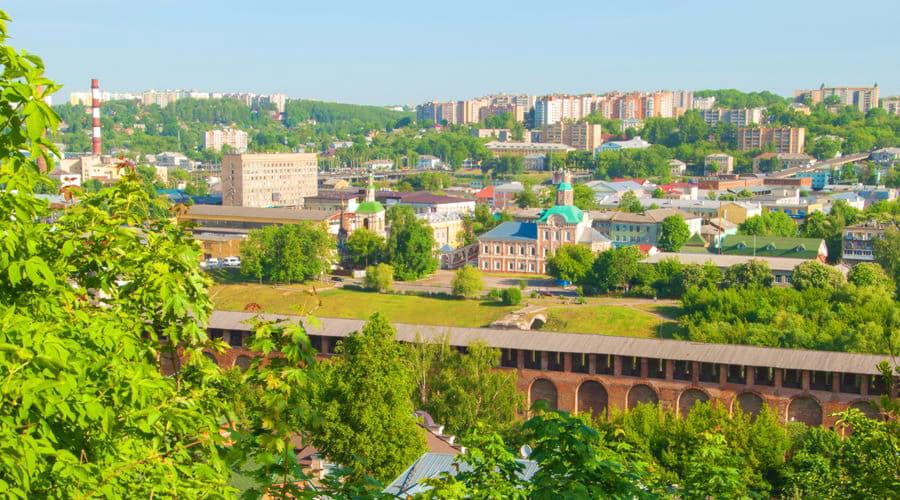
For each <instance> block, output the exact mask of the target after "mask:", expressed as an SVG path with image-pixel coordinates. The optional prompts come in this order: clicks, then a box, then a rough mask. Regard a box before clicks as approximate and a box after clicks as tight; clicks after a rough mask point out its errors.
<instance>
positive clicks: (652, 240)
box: [590, 208, 703, 247]
mask: <svg viewBox="0 0 900 500" xmlns="http://www.w3.org/2000/svg"><path fill="white" fill-rule="evenodd" d="M590 216H591V219H592V225H593V227H594V229H596V230H597V231H599V232H600V234H602V235H603V236H606V237H607V238H609V240H610V241H611V242H612V245H613V246H617V247H618V246H627V245H653V246H656V245H658V244H659V235H660V225H661V224H662V221H663V220H665V219H666V218H667V217H671V216H680V217H681V218H683V219H684V221H685V222H686V223H687V225H688V229H689V230H690V232H691V236H693V235H695V234H699V233H700V228H701V226H702V221H703V219H702V218H701V217H700V216H698V215H693V214H690V213H687V212H683V211H681V210H677V209H672V208H659V209H655V210H647V211H645V212H644V213H642V214H634V213H629V212H591V214H590Z"/></svg>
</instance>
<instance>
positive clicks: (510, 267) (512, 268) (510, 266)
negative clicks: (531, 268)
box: [509, 262, 516, 271]
mask: <svg viewBox="0 0 900 500" xmlns="http://www.w3.org/2000/svg"><path fill="white" fill-rule="evenodd" d="M509 270H510V271H515V270H516V265H515V264H513V263H512V262H510V263H509Z"/></svg>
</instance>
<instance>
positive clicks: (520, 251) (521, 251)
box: [482, 245, 547, 257]
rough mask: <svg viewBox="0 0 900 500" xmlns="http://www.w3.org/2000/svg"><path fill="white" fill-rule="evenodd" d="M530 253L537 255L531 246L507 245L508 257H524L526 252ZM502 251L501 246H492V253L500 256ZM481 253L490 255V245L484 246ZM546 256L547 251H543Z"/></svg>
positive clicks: (535, 249)
mask: <svg viewBox="0 0 900 500" xmlns="http://www.w3.org/2000/svg"><path fill="white" fill-rule="evenodd" d="M529 249H530V252H531V255H532V256H534V255H537V248H535V247H534V246H532V245H516V246H514V245H509V254H508V255H526V254H527V253H528V252H529ZM502 251H503V247H502V246H501V245H494V253H495V254H497V255H500V254H501V252H502ZM482 253H485V254H490V253H491V245H484V249H483V250H482ZM546 256H547V249H546V248H545V249H544V257H546Z"/></svg>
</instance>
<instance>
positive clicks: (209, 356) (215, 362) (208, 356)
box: [203, 351, 219, 365]
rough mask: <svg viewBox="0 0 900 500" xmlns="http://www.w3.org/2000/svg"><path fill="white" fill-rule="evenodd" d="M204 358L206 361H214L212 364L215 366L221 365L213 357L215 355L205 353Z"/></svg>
mask: <svg viewBox="0 0 900 500" xmlns="http://www.w3.org/2000/svg"><path fill="white" fill-rule="evenodd" d="M203 356H204V357H206V359H208V360H210V361H212V364H214V365H218V364H219V362H218V361H216V357H215V356H214V355H213V353H211V352H207V351H203Z"/></svg>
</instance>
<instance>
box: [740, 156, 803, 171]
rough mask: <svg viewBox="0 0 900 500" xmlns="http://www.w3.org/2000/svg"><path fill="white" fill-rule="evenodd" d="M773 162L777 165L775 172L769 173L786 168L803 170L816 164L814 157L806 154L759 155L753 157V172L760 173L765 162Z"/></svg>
mask: <svg viewBox="0 0 900 500" xmlns="http://www.w3.org/2000/svg"><path fill="white" fill-rule="evenodd" d="M773 160H775V161H776V163H777V168H775V170H769V171H777V170H783V169H788V168H805V167H810V166H812V164H813V163H815V162H816V159H815V157H813V156H810V155H808V154H806V153H772V152H767V153H760V154H758V155H756V156H754V157H753V172H761V171H762V170H763V168H762V167H763V166H764V165H765V164H766V163H767V162H771V161H773Z"/></svg>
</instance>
